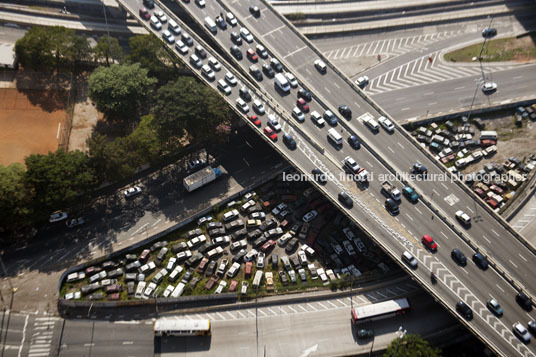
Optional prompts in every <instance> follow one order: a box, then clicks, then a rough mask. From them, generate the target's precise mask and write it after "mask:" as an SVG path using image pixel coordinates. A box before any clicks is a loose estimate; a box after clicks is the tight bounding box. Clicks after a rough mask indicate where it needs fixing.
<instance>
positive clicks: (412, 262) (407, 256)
mask: <svg viewBox="0 0 536 357" xmlns="http://www.w3.org/2000/svg"><path fill="white" fill-rule="evenodd" d="M402 260H403V261H405V262H406V263H407V264H408V265H409V266H410V267H411V268H412V269H417V267H418V266H419V262H418V261H417V259H416V258H415V257H414V256H413V254H411V253H410V252H408V251H407V250H405V251H404V253H402Z"/></svg>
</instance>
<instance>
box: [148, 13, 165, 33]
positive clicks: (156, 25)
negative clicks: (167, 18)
mask: <svg viewBox="0 0 536 357" xmlns="http://www.w3.org/2000/svg"><path fill="white" fill-rule="evenodd" d="M149 23H150V24H151V27H152V28H154V29H155V30H162V24H161V23H160V21H159V20H158V17H156V16H154V15H153V16H151V19H150V20H149Z"/></svg>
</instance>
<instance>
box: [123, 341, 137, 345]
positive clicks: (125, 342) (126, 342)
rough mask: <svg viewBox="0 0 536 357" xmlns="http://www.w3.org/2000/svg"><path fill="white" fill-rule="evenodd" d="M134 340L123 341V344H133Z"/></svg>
mask: <svg viewBox="0 0 536 357" xmlns="http://www.w3.org/2000/svg"><path fill="white" fill-rule="evenodd" d="M133 344H134V341H123V345H133Z"/></svg>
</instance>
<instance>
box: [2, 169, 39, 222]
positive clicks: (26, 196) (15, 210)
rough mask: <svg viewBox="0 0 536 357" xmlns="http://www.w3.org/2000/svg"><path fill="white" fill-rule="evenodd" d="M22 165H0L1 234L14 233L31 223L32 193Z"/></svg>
mask: <svg viewBox="0 0 536 357" xmlns="http://www.w3.org/2000/svg"><path fill="white" fill-rule="evenodd" d="M25 173H26V170H25V168H24V166H23V165H21V164H18V163H17V164H11V165H9V166H2V165H0V232H6V231H14V230H16V229H18V228H20V227H23V226H24V225H25V224H26V223H28V221H29V216H30V213H31V209H30V202H31V200H32V192H31V190H30V189H29V187H28V185H27V184H26V180H25Z"/></svg>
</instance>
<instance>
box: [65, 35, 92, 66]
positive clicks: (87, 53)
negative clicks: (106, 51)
mask: <svg viewBox="0 0 536 357" xmlns="http://www.w3.org/2000/svg"><path fill="white" fill-rule="evenodd" d="M67 52H68V57H67V58H68V60H69V62H70V63H71V65H72V67H73V72H78V71H79V70H80V67H81V65H82V63H83V62H90V61H91V59H92V57H93V49H92V48H91V46H90V44H89V41H88V40H87V38H85V37H82V36H78V35H74V36H73V37H72V38H71V43H70V46H69V48H68V50H67Z"/></svg>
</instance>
